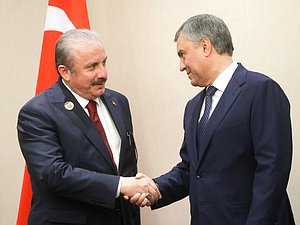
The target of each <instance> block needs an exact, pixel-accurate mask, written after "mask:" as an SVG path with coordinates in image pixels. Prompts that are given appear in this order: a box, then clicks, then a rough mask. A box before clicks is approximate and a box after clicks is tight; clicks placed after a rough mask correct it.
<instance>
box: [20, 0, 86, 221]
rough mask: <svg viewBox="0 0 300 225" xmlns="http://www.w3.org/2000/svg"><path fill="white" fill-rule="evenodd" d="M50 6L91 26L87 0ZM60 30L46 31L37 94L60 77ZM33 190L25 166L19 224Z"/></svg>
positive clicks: (52, 0) (59, 1) (24, 217)
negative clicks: (56, 55)
mask: <svg viewBox="0 0 300 225" xmlns="http://www.w3.org/2000/svg"><path fill="white" fill-rule="evenodd" d="M48 5H49V6H55V7H57V8H60V9H62V10H63V11H64V12H65V13H66V14H67V16H68V18H69V19H70V21H71V22H72V23H73V25H74V26H75V27H76V28H88V29H89V28H90V24H89V19H88V13H87V6H86V1H85V0H49V2H48ZM61 34H62V33H61V32H60V31H44V38H43V45H42V51H41V59H40V67H39V73H38V79H37V85H36V94H39V93H40V92H42V91H43V90H45V89H47V88H48V87H50V86H51V85H52V84H54V83H55V81H56V80H57V78H58V74H57V72H56V69H55V63H54V49H55V43H56V41H57V39H58V38H59V37H60V35H61ZM31 197H32V190H31V184H30V176H29V173H28V171H27V167H25V171H24V177H23V185H22V192H21V197H20V204H19V211H18V218H17V222H16V224H17V225H27V219H28V215H29V210H30V204H31Z"/></svg>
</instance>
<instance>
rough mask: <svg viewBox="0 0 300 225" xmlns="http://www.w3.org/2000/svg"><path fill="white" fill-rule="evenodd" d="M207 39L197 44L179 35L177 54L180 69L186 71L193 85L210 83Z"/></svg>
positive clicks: (201, 85) (203, 85)
mask: <svg viewBox="0 0 300 225" xmlns="http://www.w3.org/2000/svg"><path fill="white" fill-rule="evenodd" d="M208 42H209V41H208V40H202V41H200V43H199V45H198V46H195V44H194V42H192V41H189V40H187V39H185V38H184V37H182V36H179V38H178V40H177V54H178V56H179V58H180V71H182V72H183V71H186V73H187V75H188V77H189V79H190V80H191V84H192V85H193V86H199V87H205V86H208V85H209V84H210V77H209V75H208V74H209V72H208V69H209V46H208V45H209V43H208Z"/></svg>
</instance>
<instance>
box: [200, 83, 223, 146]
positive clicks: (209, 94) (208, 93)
mask: <svg viewBox="0 0 300 225" xmlns="http://www.w3.org/2000/svg"><path fill="white" fill-rule="evenodd" d="M217 90H218V89H217V88H215V87H214V86H209V87H208V88H206V93H205V109H204V113H203V116H202V117H201V120H200V122H199V123H198V146H200V143H201V142H202V140H203V138H204V135H205V130H206V124H207V122H208V120H209V113H210V110H211V105H212V96H213V95H214V94H215V92H216V91H217Z"/></svg>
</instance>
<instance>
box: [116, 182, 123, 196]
mask: <svg viewBox="0 0 300 225" xmlns="http://www.w3.org/2000/svg"><path fill="white" fill-rule="evenodd" d="M122 180H123V177H120V179H119V184H118V189H117V193H116V198H118V197H119V196H120V192H121V185H122Z"/></svg>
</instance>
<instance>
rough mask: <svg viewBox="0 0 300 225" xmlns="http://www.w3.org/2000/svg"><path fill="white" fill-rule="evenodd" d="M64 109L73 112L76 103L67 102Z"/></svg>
mask: <svg viewBox="0 0 300 225" xmlns="http://www.w3.org/2000/svg"><path fill="white" fill-rule="evenodd" d="M64 107H65V109H66V110H69V111H71V110H73V109H74V103H73V102H70V101H67V102H65V104H64Z"/></svg>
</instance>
